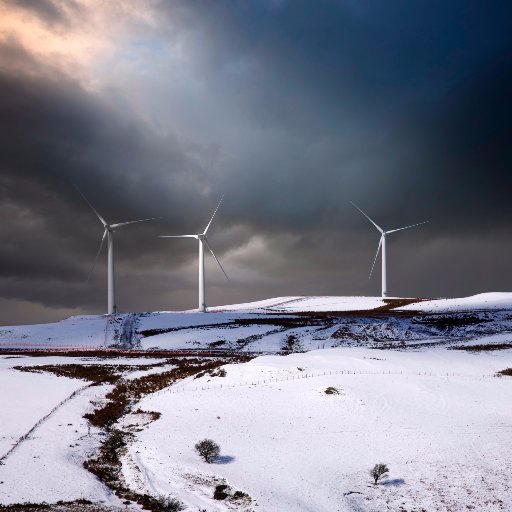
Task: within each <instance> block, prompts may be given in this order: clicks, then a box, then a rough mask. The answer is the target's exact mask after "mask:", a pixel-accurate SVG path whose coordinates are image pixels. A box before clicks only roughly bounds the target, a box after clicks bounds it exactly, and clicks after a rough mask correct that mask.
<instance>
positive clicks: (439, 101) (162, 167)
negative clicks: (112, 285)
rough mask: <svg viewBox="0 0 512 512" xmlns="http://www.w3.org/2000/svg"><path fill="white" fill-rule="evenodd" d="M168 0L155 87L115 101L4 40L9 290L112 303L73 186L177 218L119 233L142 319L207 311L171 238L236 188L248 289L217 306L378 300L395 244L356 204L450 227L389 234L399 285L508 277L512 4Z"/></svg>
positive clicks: (461, 290) (465, 283)
mask: <svg viewBox="0 0 512 512" xmlns="http://www.w3.org/2000/svg"><path fill="white" fill-rule="evenodd" d="M16 3H18V4H20V2H16ZM22 3H23V2H22ZM30 5H32V4H30ZM59 5H60V4H59ZM56 6H57V4H56V3H52V2H48V3H44V2H42V3H41V4H38V7H37V9H38V11H39V15H40V16H42V17H43V18H44V19H45V20H46V21H47V22H50V21H51V20H53V22H58V21H59V13H58V12H56V13H53V14H52V8H55V9H57V7H56ZM159 9H160V12H159V15H160V16H161V20H162V21H161V25H160V26H159V27H155V28H154V33H152V34H149V35H148V33H147V32H146V33H144V34H143V36H140V38H143V37H144V38H146V39H147V42H146V43H145V44H144V45H142V46H144V47H147V48H150V49H151V52H152V53H149V54H144V59H146V60H144V61H143V62H144V73H146V74H147V78H145V79H144V78H142V79H141V78H140V76H141V75H140V73H139V74H130V73H129V72H125V71H122V70H121V71H120V72H119V73H121V74H120V75H118V76H116V77H115V80H117V82H114V83H113V85H112V87H111V88H105V89H102V90H101V91H91V90H89V89H87V88H86V87H84V86H83V85H82V84H81V83H80V82H79V81H78V80H77V79H75V78H71V77H70V76H69V75H68V74H65V73H63V72H62V71H60V70H59V68H58V67H55V66H53V65H51V64H49V63H45V62H42V61H41V60H40V59H37V58H36V57H34V56H33V55H31V54H29V53H28V52H26V51H25V50H24V49H23V48H22V47H21V46H20V45H19V44H18V43H17V41H15V40H8V41H4V43H3V44H2V46H1V47H0V59H1V60H0V63H3V65H2V67H1V69H0V116H1V124H0V141H1V142H0V145H1V148H0V149H1V151H0V172H1V176H0V194H1V196H2V206H1V212H2V219H3V220H2V226H1V227H0V230H1V235H2V239H3V240H6V243H5V245H4V247H3V249H2V251H1V252H0V283H1V286H2V296H3V297H4V298H7V299H12V300H14V299H16V300H18V301H21V300H27V301H31V302H32V303H38V304H42V305H44V306H45V307H48V308H54V310H55V311H57V310H58V311H63V310H68V309H74V308H76V309H77V310H80V309H84V310H96V311H98V310H99V311H101V310H102V308H103V302H104V297H103V295H104V294H105V293H104V286H103V285H104V282H103V280H104V278H105V276H104V262H103V260H101V261H100V262H99V264H98V269H97V274H96V275H95V277H94V278H93V281H92V283H89V285H86V284H85V282H84V279H85V276H86V275H87V271H88V268H89V266H90V264H91V262H92V259H93V258H94V253H95V250H96V248H97V244H98V243H99V239H100V237H101V233H102V229H101V226H100V224H99V222H98V221H97V219H95V217H94V215H93V214H92V212H91V211H90V210H89V208H88V206H87V205H86V204H85V202H83V200H82V199H81V198H80V197H79V195H78V194H77V193H76V191H75V190H74V189H73V187H72V185H71V183H73V182H74V183H76V184H77V185H78V186H79V187H80V188H81V189H82V190H83V192H84V193H85V194H86V195H87V196H88V197H89V198H90V200H91V201H92V202H93V204H94V205H95V207H96V208H97V209H98V210H99V211H100V212H101V213H102V215H104V216H105V217H106V218H107V219H108V220H112V221H124V220H131V219H136V218H142V217H149V216H163V217H164V219H163V220H162V221H161V222H159V223H148V224H147V225H140V226H137V227H133V228H126V231H124V230H123V231H119V233H118V234H116V244H117V245H116V250H117V251H118V252H117V254H118V256H119V260H118V261H117V260H116V263H117V264H118V275H119V282H120V290H119V291H120V294H121V297H122V298H121V300H120V303H121V306H122V307H123V308H124V309H139V310H140V309H167V308H171V307H185V306H188V307H193V305H194V297H195V286H196V282H195V280H196V275H195V270H196V269H195V266H193V265H192V260H193V258H194V257H195V253H196V250H197V248H196V243H195V242H192V241H169V240H165V241H164V240H161V239H157V238H156V236H157V235H158V234H163V233H169V234H180V233H192V232H197V230H199V229H200V228H201V227H203V226H204V225H205V224H206V222H207V220H208V215H209V212H210V210H211V209H212V208H213V207H214V205H215V202H216V200H217V199H218V197H219V196H220V194H221V192H223V191H224V192H226V194H227V196H226V201H225V203H224V205H223V207H222V210H221V212H220V214H219V218H218V219H217V220H216V221H215V222H216V226H218V230H217V231H214V233H212V242H213V243H214V247H215V249H216V251H217V252H219V254H220V255H221V256H222V258H221V259H223V262H226V260H227V262H228V264H229V266H230V269H229V268H228V272H229V271H230V270H231V273H232V274H234V277H235V279H234V282H235V283H237V282H238V284H239V285H238V286H236V285H234V284H230V285H226V284H225V283H224V282H223V280H222V279H223V277H222V275H221V274H220V273H219V272H217V271H216V269H215V267H213V266H211V267H209V274H208V278H209V293H210V297H212V299H211V301H210V302H234V301H244V300H250V299H254V298H263V297H266V296H271V295H287V294H290V295H291V294H302V293H304V294H357V293H359V294H363V293H365V294H369V293H377V290H378V276H379V274H378V273H377V275H376V276H375V278H374V280H373V281H370V282H369V281H368V280H367V275H368V271H369V267H370V264H371V260H372V258H373V256H374V252H375V250H376V246H377V242H378V235H377V233H376V231H375V230H374V228H373V227H372V226H371V225H370V224H369V223H368V221H367V220H366V219H364V218H363V217H362V216H361V215H360V214H359V213H358V212H357V211H356V210H354V209H353V208H352V207H351V206H350V204H349V203H348V201H349V200H350V199H352V200H354V201H356V202H357V203H358V204H359V205H360V206H361V207H362V208H363V209H365V210H367V212H368V213H369V214H370V215H372V216H374V217H375V220H377V221H378V222H379V223H381V224H382V225H383V226H384V227H387V228H393V227H398V226H401V225H406V224H410V223H413V222H417V221H421V220H424V219H431V220H432V222H431V223H430V224H429V225H427V226H426V227H422V228H419V229H417V230H411V231H410V232H406V233H403V234H402V233H399V234H396V235H394V236H393V238H392V239H391V240H390V246H389V251H390V284H391V286H392V292H393V293H396V294H417V295H434V296H438V295H457V294H467V293H476V292H479V291H483V290H489V289H496V290H499V289H504V288H507V287H508V288H510V285H511V284H512V283H511V279H510V278H508V277H506V268H507V264H506V262H507V261H508V257H507V255H509V254H510V251H511V249H512V243H511V242H509V241H507V240H506V233H507V230H508V226H509V225H510V222H511V221H512V210H511V208H510V199H509V196H510V192H509V191H510V186H511V185H512V183H511V181H512V178H511V174H510V171H509V169H510V164H511V163H512V162H511V151H510V140H511V123H510V119H511V118H512V117H511V114H512V113H511V112H510V110H511V107H510V105H511V103H510V101H509V99H508V95H509V91H510V90H511V87H512V73H511V69H512V66H511V65H512V62H511V60H512V51H511V50H512V47H511V36H510V34H511V31H510V28H511V27H510V21H509V20H510V19H511V18H510V14H511V12H510V11H511V9H510V7H509V6H508V4H506V3H500V2H495V3H492V5H485V6H484V5H483V4H482V3H479V2H470V3H468V2H450V3H448V4H446V3H441V2H414V3H413V2H394V3H392V4H389V3H373V2H335V1H322V2H298V1H290V2H274V1H265V2H263V1H261V2H260V1H258V2H256V1H255V2H231V1H230V2H227V1H226V2H222V1H215V2H196V1H192V0H187V1H182V2H179V1H173V2H168V3H163V4H161V5H160V7H159ZM61 15H62V16H64V14H61ZM135 39H136V40H137V41H138V39H137V37H136V38H135ZM176 41H178V42H179V45H178V46H179V47H180V48H182V49H183V50H182V51H183V52H184V55H185V56H184V58H183V60H182V61H179V62H178V64H176V61H175V60H173V57H174V53H173V52H175V50H174V48H175V46H173V44H174V43H176ZM138 46H141V44H140V42H138ZM169 48H170V49H169ZM122 73H126V74H125V75H123V74H122ZM123 87H124V88H125V89H126V91H128V90H129V91H130V93H132V94H133V96H132V97H130V94H129V93H128V92H126V91H124V89H123ZM133 97H136V98H137V101H138V102H139V103H138V105H137V107H138V108H134V107H133V101H134V100H133ZM141 98H142V99H141ZM141 111H142V112H143V115H140V112H141ZM148 119H149V120H148ZM128 230H131V231H130V232H129V231H128ZM478 240H482V243H477V242H478ZM181 242H183V243H181ZM188 242H190V243H188ZM504 276H505V277H504ZM16 311H18V309H16ZM45 311H46V312H44V313H42V312H41V311H40V310H38V313H37V314H38V315H43V316H44V315H45V314H48V313H47V310H45ZM34 314H35V313H34ZM48 315H49V314H48ZM50 316H51V315H49V316H48V317H50ZM29 320H30V318H27V321H29ZM2 322H4V323H5V322H8V320H6V319H2Z"/></svg>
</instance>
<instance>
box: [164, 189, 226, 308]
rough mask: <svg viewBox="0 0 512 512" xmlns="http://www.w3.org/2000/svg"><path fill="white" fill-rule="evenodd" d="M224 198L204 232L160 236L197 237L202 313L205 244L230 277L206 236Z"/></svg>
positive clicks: (203, 304) (202, 306)
mask: <svg viewBox="0 0 512 512" xmlns="http://www.w3.org/2000/svg"><path fill="white" fill-rule="evenodd" d="M223 199H224V196H222V197H221V199H220V201H219V204H218V205H217V208H215V211H214V212H213V215H212V218H211V219H210V222H208V224H207V225H206V228H205V229H204V231H203V232H202V233H198V234H196V235H163V236H160V238H195V239H196V240H198V241H199V311H200V312H202V313H205V312H206V300H205V292H204V246H205V245H206V247H208V249H209V250H210V252H211V253H212V256H213V257H214V259H215V261H216V262H217V263H218V265H219V267H220V269H221V270H222V273H223V274H224V275H225V276H226V279H227V280H228V281H229V277H228V275H227V274H226V272H225V271H224V269H223V268H222V265H221V264H220V261H219V260H218V258H217V256H215V253H214V252H213V249H212V248H211V246H210V244H209V242H208V238H207V237H206V233H207V232H208V228H209V227H210V224H211V223H212V221H213V218H214V217H215V214H216V213H217V210H218V209H219V207H220V204H221V203H222V200H223Z"/></svg>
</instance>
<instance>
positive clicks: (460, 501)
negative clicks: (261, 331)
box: [126, 348, 512, 512]
mask: <svg viewBox="0 0 512 512" xmlns="http://www.w3.org/2000/svg"><path fill="white" fill-rule="evenodd" d="M511 365H512V350H506V351H500V352H495V353H480V354H477V355H475V354H467V353H465V352H462V353H461V352H458V351H457V352H456V351H447V350H444V349H437V350H429V351H422V352H409V351H407V352H393V351H374V350H370V349H364V348H363V349H352V348H345V349H328V350H327V349H326V350H320V351H313V352H309V353H306V354H294V355H290V356H288V357H276V356H265V357H259V358H257V359H254V360H252V361H251V362H249V363H247V364H244V365H228V366H226V370H227V376H226V377H224V378H221V377H216V378H208V377H203V378H202V379H200V380H193V379H192V380H190V381H189V382H187V383H184V384H180V385H179V386H177V392H172V393H171V392H167V393H160V394H157V395H152V396H149V397H147V398H145V399H144V400H143V401H142V402H141V407H142V408H143V409H145V410H154V411H159V412H161V413H162V417H161V418H160V420H158V421H156V422H155V423H153V424H151V425H150V426H149V427H148V428H147V429H146V430H145V431H144V432H142V433H140V434H139V435H138V440H137V442H135V443H134V444H132V445H131V447H130V450H129V454H128V456H127V461H126V462H127V463H126V474H127V476H128V478H129V479H131V483H132V485H134V486H138V487H139V489H140V490H144V489H145V490H148V491H151V492H153V493H155V492H157V493H164V494H165V493H174V494H175V495H178V496H180V498H181V499H182V500H183V501H184V502H185V503H188V504H189V505H190V506H191V507H192V506H194V507H197V506H199V507H205V508H206V509H207V510H227V508H226V506H225V505H223V504H222V503H215V502H213V501H212V499H211V496H212V492H213V487H214V483H215V482H216V480H215V478H214V477H217V478H223V479H225V480H226V481H227V483H228V484H229V485H230V486H232V488H233V489H234V490H242V491H244V492H246V493H248V494H249V495H250V496H251V497H252V498H253V499H254V501H255V502H256V503H257V504H258V505H259V506H258V510H279V511H282V512H288V511H289V512H292V511H300V510H304V511H306V510H315V511H319V512H320V511H338V510H339V511H345V510H346V511H349V510H365V511H385V510H389V511H396V510H400V507H401V506H402V507H404V509H405V510H421V509H422V508H423V509H425V510H428V511H434V510H435V511H444V510H446V511H447V510H454V511H455V510H482V511H484V510H485V511H495V510H512V494H511V492H510V490H511V489H512V473H511V470H512V444H511V443H510V438H511V435H512V408H511V407H510V404H511V403H512V379H510V378H505V377H503V378H497V377H494V374H495V372H496V371H498V370H502V369H504V368H505V367H507V366H511ZM341 371H343V372H344V373H339V372H341ZM336 372H338V373H336ZM354 372H355V373H354ZM359 372H361V373H359ZM324 374H325V375H324ZM221 384H222V388H221V387H220V386H221ZM328 386H335V387H336V388H337V389H339V390H340V395H326V394H325V392H324V390H325V389H326V388H327V387H328ZM203 438H212V439H214V440H216V441H217V442H218V443H219V444H220V445H221V448H222V452H221V458H220V460H219V461H218V462H217V463H215V464H211V465H209V464H206V463H204V462H202V461H201V460H200V459H199V457H198V456H197V454H195V452H194V449H193V446H194V444H195V443H196V442H197V441H198V440H200V439H203ZM378 462H384V463H386V464H388V466H389V467H390V470H391V471H390V474H389V477H388V478H387V479H385V480H384V481H383V482H382V484H381V485H378V486H373V485H372V484H371V483H370V477H369V474H368V473H369V470H370V468H371V467H373V465H374V464H375V463H378ZM134 465H135V466H134ZM133 467H137V468H138V469H137V470H134V469H133ZM200 480H202V482H203V483H202V485H194V484H193V482H194V481H200ZM208 481H210V482H212V483H211V484H210V485H208V483H207V482H208ZM192 509H194V508H192ZM194 510H195V509H194Z"/></svg>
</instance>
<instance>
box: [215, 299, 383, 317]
mask: <svg viewBox="0 0 512 512" xmlns="http://www.w3.org/2000/svg"><path fill="white" fill-rule="evenodd" d="M384 304H385V303H384V301H383V300H382V298H381V297H337V296H325V297H307V296H298V297H277V298H274V299H266V300H261V301H257V302H248V303H245V304H232V305H229V306H217V307H213V308H211V309H212V310H213V311H266V312H276V313H279V312H284V313H294V312H304V311H318V312H321V311H362V310H369V309H375V308H378V307H379V306H383V305H384Z"/></svg>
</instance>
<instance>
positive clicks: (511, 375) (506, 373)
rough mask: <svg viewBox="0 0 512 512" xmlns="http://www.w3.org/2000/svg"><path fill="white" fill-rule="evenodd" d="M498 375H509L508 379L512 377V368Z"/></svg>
mask: <svg viewBox="0 0 512 512" xmlns="http://www.w3.org/2000/svg"><path fill="white" fill-rule="evenodd" d="M497 373H498V375H507V376H508V377H512V368H506V369H505V370H501V371H500V372H497Z"/></svg>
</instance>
